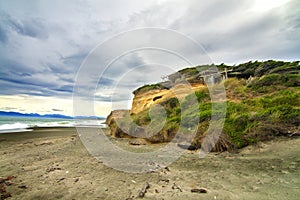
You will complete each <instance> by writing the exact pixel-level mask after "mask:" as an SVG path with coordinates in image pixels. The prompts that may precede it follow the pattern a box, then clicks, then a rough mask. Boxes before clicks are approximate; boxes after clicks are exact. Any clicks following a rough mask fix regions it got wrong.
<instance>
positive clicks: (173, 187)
mask: <svg viewBox="0 0 300 200" xmlns="http://www.w3.org/2000/svg"><path fill="white" fill-rule="evenodd" d="M172 189H173V190H175V189H177V190H179V191H180V192H182V189H181V187H179V186H178V185H177V184H176V183H173V186H172Z"/></svg>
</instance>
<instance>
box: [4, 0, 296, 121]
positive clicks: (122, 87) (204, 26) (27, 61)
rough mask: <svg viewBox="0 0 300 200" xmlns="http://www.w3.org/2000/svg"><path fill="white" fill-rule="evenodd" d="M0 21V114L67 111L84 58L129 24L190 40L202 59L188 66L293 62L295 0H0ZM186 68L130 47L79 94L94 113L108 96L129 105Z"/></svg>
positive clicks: (103, 110)
mask: <svg viewBox="0 0 300 200" xmlns="http://www.w3.org/2000/svg"><path fill="white" fill-rule="evenodd" d="M0 22H1V23H0V88H1V89H0V110H5V111H18V112H27V113H28V112H37V113H41V114H44V113H62V114H67V115H72V113H73V103H72V95H73V86H74V83H75V81H76V77H77V76H78V74H77V72H78V70H79V68H80V66H81V65H82V62H83V61H84V59H86V58H87V55H89V53H90V52H91V51H92V50H93V49H95V47H97V45H99V44H101V43H103V42H104V41H106V40H108V39H109V38H112V37H113V36H114V35H116V34H119V33H121V32H125V31H129V30H132V29H136V28H143V27H159V28H166V29H171V30H174V31H177V32H179V33H181V34H183V35H186V36H188V37H190V38H193V39H194V40H196V41H197V42H198V43H200V44H201V45H202V47H203V48H204V51H205V52H206V54H207V57H209V59H207V60H203V63H195V64H207V63H204V62H209V60H210V61H211V62H213V63H223V62H224V63H228V64H238V63H241V62H245V61H249V60H268V59H277V60H289V61H293V60H299V59H300V58H299V57H300V56H299V52H300V37H299V35H300V1H298V0H257V1H255V0H226V1H223V0H210V1H202V0H188V1H181V0H169V1H168V0H152V1H138V0H136V1H123V0H112V1H106V0H103V1H101V0H100V1H92V0H64V1H61V0H51V1H50V0H49V1H48V0H45V1H39V0H29V1H21V0H19V1H16V0H10V1H7V0H0ZM145 37H147V32H145ZM138 39H140V40H144V38H143V37H139V38H135V37H134V36H133V37H132V38H131V40H130V41H127V42H132V41H135V40H138ZM173 41H174V40H173ZM164 42H166V43H168V42H170V41H168V40H167V39H162V40H161V43H164ZM125 43H126V42H125ZM125 43H124V45H126V44H125ZM174 43H175V44H176V45H180V44H179V43H177V41H174ZM162 45H164V44H162ZM116 48H121V46H118V47H116ZM181 48H184V46H183V47H181ZM110 50H111V51H114V50H113V49H110ZM189 51H190V54H193V49H185V52H187V53H188V52H189ZM105 53H106V54H109V52H105ZM168 56H169V57H168ZM99 57H101V56H99ZM162 60H165V62H163V61H162ZM101 62H102V61H99V63H101ZM161 62H163V63H161ZM151 63H159V64H162V65H163V66H172V69H171V68H168V67H165V68H164V67H162V66H159V65H156V66H154V65H153V64H151ZM187 65H188V64H187V63H185V62H181V61H179V60H177V59H173V58H172V56H170V55H167V54H164V53H161V52H150V53H149V52H148V53H144V52H134V53H131V54H128V55H127V56H124V57H122V58H120V59H119V60H117V61H116V62H115V63H114V64H113V66H111V67H110V68H109V69H107V70H106V71H105V74H102V77H99V76H98V75H97V77H95V80H97V81H98V86H97V87H96V88H93V87H88V86H84V85H83V86H82V87H83V89H82V91H89V90H92V91H93V94H95V102H96V103H95V114H96V115H102V116H105V115H107V114H108V113H109V111H110V110H111V108H112V106H111V103H110V102H111V97H112V96H113V97H114V98H113V101H114V106H113V107H115V108H117V107H124V105H127V107H130V101H128V100H130V98H132V95H131V94H130V91H132V89H134V88H136V87H138V86H141V85H143V84H146V83H152V82H156V81H160V78H161V76H162V75H166V74H167V73H172V72H173V71H174V70H178V69H180V68H183V67H185V66H187ZM103 67H104V66H103V65H101V64H99V65H98V69H97V68H93V70H95V71H93V70H91V71H90V73H91V74H94V72H95V74H97V73H96V71H97V70H99V71H101V70H103ZM162 68H164V69H162ZM96 85H97V83H96ZM85 95H86V94H85V93H84V92H83V93H82V98H81V101H82V105H84V104H85V101H86V100H87V99H85V98H84V96H85ZM83 114H84V113H83Z"/></svg>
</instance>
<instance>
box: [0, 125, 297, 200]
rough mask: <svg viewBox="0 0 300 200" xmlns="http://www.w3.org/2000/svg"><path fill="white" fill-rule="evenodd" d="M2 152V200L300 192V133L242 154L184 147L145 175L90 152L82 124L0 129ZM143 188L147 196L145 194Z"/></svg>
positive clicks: (294, 196) (273, 195) (271, 196)
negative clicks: (169, 161)
mask: <svg viewBox="0 0 300 200" xmlns="http://www.w3.org/2000/svg"><path fill="white" fill-rule="evenodd" d="M107 131H108V130H106V132H107ZM110 139H111V140H113V142H114V143H115V144H118V145H119V146H120V147H125V148H132V149H136V150H142V149H143V148H148V149H149V148H150V149H152V148H153V149H156V148H160V147H161V145H162V144H151V145H149V144H148V145H129V144H128V141H129V139H117V138H110ZM0 155H1V156H0V177H1V178H2V179H5V178H8V177H9V176H11V177H9V178H8V179H9V180H7V181H5V183H3V186H4V187H5V190H6V192H3V193H2V195H3V196H2V198H4V194H10V195H11V197H8V199H123V200H125V199H136V198H143V199H297V198H298V197H299V196H300V178H299V177H300V156H299V155H300V138H277V139H276V140H272V141H268V142H265V143H258V144H257V145H255V146H248V147H246V148H244V149H242V150H240V151H239V152H232V153H229V152H223V153H210V154H208V155H207V156H206V157H205V158H199V151H185V153H184V154H183V155H182V156H181V157H180V158H179V159H178V160H177V161H175V162H174V163H172V164H171V165H170V166H167V167H162V168H159V169H158V170H157V171H154V172H149V173H142V174H134V173H125V172H121V171H117V170H115V169H112V168H110V167H107V166H105V165H104V164H103V163H102V162H101V161H99V160H97V159H95V158H93V157H92V156H90V155H89V153H88V152H87V150H86V149H85V147H84V146H83V145H82V143H81V141H80V139H79V137H78V136H77V132H76V129H75V128H58V127H57V128H55V127H52V128H35V129H34V130H33V131H28V132H18V133H1V134H0ZM113 156H114V155H113V154H112V155H111V157H112V158H113ZM147 183H148V184H149V185H148V186H149V187H148V186H147ZM145 186H147V187H146V188H145ZM143 189H145V193H144V196H143V197H139V195H140V192H141V191H142V190H143ZM192 191H193V192H192Z"/></svg>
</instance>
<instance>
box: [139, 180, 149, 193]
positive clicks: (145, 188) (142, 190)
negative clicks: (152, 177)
mask: <svg viewBox="0 0 300 200" xmlns="http://www.w3.org/2000/svg"><path fill="white" fill-rule="evenodd" d="M149 188H150V185H149V183H148V182H147V183H146V184H145V185H144V187H143V188H142V189H141V191H140V192H139V197H144V196H145V194H146V192H147V190H148V189H149Z"/></svg>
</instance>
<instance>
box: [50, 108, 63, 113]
mask: <svg viewBox="0 0 300 200" xmlns="http://www.w3.org/2000/svg"><path fill="white" fill-rule="evenodd" d="M52 111H54V112H63V111H64V110H61V109H56V108H53V109H52Z"/></svg>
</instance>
